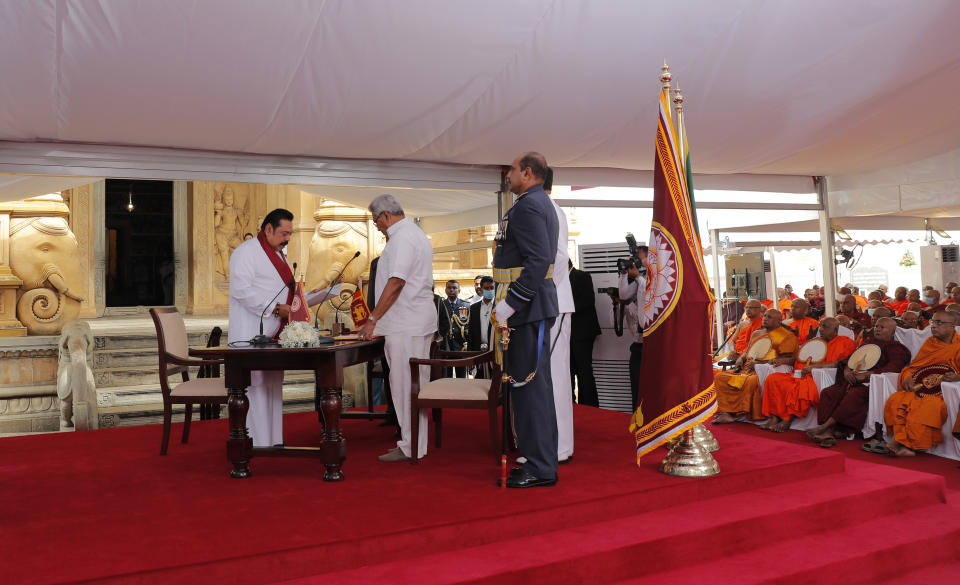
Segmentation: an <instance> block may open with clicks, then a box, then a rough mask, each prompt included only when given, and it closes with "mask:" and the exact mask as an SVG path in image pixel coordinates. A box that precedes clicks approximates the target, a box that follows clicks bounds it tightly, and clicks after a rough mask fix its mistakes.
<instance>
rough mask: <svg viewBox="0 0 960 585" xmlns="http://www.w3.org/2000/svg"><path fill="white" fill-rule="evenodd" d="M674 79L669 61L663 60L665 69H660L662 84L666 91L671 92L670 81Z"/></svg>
mask: <svg viewBox="0 0 960 585" xmlns="http://www.w3.org/2000/svg"><path fill="white" fill-rule="evenodd" d="M672 79H673V74H672V73H670V66H669V65H667V60H666V59H664V60H663V67H661V68H660V83H661V84H662V87H663V90H664V91H670V81H671V80H672Z"/></svg>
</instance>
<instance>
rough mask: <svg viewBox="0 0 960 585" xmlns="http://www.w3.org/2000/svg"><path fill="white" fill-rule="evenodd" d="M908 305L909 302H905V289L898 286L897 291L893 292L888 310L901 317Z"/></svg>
mask: <svg viewBox="0 0 960 585" xmlns="http://www.w3.org/2000/svg"><path fill="white" fill-rule="evenodd" d="M909 304H910V301H908V300H907V287H905V286H898V287H897V290H895V291H893V302H892V303H890V308H891V309H893V310H894V311H896V313H897V315H901V314H903V312H904V311H906V310H907V305H909Z"/></svg>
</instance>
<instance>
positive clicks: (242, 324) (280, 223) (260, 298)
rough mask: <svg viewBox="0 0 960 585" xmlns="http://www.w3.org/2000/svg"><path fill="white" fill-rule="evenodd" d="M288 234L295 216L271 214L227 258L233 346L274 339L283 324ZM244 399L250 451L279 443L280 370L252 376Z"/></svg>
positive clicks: (289, 276) (288, 283)
mask: <svg viewBox="0 0 960 585" xmlns="http://www.w3.org/2000/svg"><path fill="white" fill-rule="evenodd" d="M292 234H293V214H292V213H290V212H289V211H287V210H286V209H274V210H273V211H271V212H270V213H268V214H267V216H266V218H264V220H263V224H262V225H261V226H260V232H259V233H258V234H257V237H255V238H251V239H249V240H247V241H245V242H243V243H242V244H240V245H239V246H237V248H236V250H234V251H233V254H231V255H230V325H229V327H230V330H229V335H228V337H229V340H230V342H231V343H232V342H235V341H249V340H250V339H252V338H253V337H254V336H255V335H257V334H259V333H263V334H265V335H266V336H267V337H275V336H276V335H277V334H278V333H279V332H280V329H281V328H282V327H283V325H284V324H285V323H286V320H287V317H288V316H289V314H290V301H291V300H293V290H294V283H293V271H292V270H290V266H289V265H288V264H287V257H286V255H285V254H284V252H283V250H284V248H285V247H286V245H287V243H288V242H289V241H290V236H291V235H292ZM284 288H286V289H287V290H286V291H284ZM284 293H286V294H284ZM271 299H274V300H278V301H279V303H274V302H273V301H272V300H271ZM261 321H262V323H263V330H262V331H261V330H260V323H261ZM247 398H248V400H249V401H250V409H249V411H248V412H247V428H248V429H249V431H250V437H251V438H252V439H253V446H254V447H271V446H274V445H279V444H282V443H283V371H282V370H281V371H262V370H257V371H253V372H250V386H249V387H248V388H247Z"/></svg>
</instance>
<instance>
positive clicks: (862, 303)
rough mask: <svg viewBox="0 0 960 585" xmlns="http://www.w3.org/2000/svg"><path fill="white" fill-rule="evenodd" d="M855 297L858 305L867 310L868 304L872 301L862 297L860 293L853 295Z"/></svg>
mask: <svg viewBox="0 0 960 585" xmlns="http://www.w3.org/2000/svg"><path fill="white" fill-rule="evenodd" d="M853 299H854V300H855V301H857V306H858V307H860V310H861V311H864V310H866V308H867V305H868V304H869V303H870V301H868V300H867V297H861V296H860V295H853Z"/></svg>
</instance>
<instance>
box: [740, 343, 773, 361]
mask: <svg viewBox="0 0 960 585" xmlns="http://www.w3.org/2000/svg"><path fill="white" fill-rule="evenodd" d="M772 347H773V343H771V342H770V338H769V337H761V338H760V339H757V340H756V341H754V342H753V343H751V344H750V347H748V348H747V352H746V356H747V359H750V360H762V359H763V358H764V356H765V355H767V354H768V353H769V352H770V348H772Z"/></svg>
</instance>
